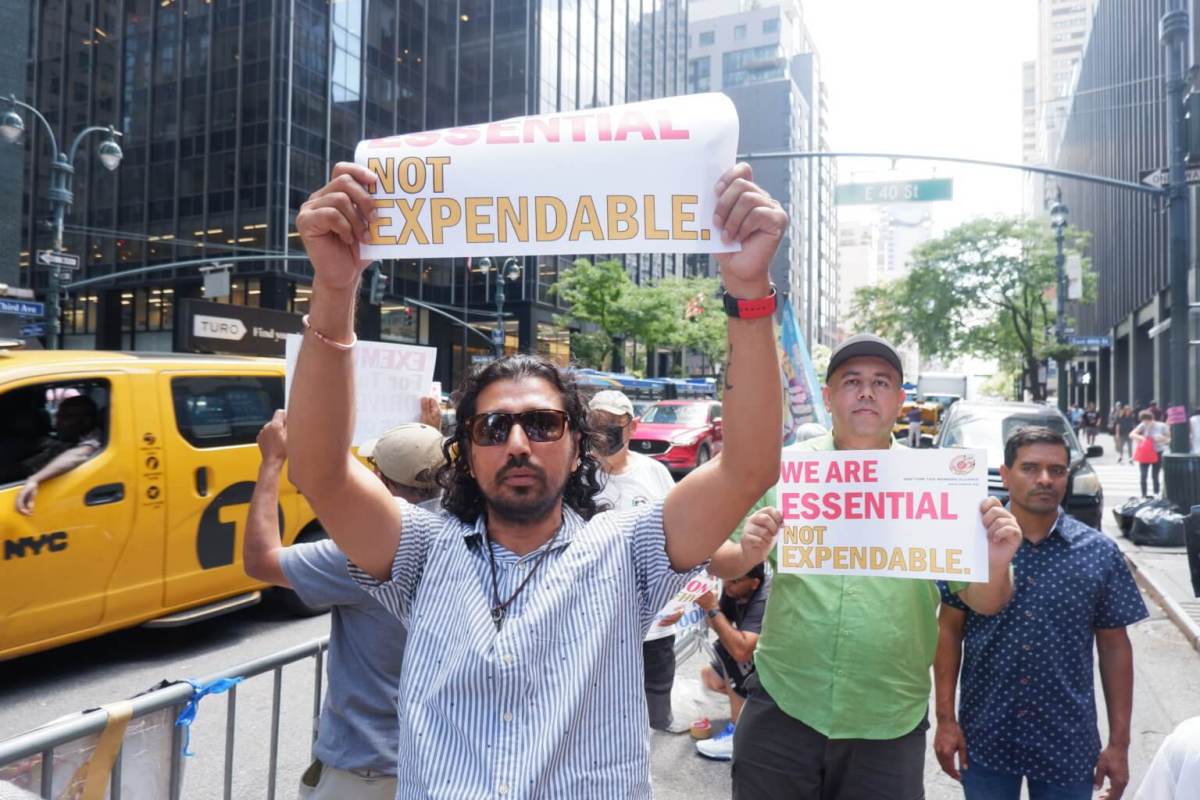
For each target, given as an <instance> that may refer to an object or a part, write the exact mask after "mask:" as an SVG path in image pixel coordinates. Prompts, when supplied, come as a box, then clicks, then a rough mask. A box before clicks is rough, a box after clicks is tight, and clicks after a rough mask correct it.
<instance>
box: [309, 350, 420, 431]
mask: <svg viewBox="0 0 1200 800" xmlns="http://www.w3.org/2000/svg"><path fill="white" fill-rule="evenodd" d="M303 340H304V337H303V336H301V335H300V334H298V333H294V334H290V335H289V336H288V337H287V351H286V355H287V390H288V394H289V395H290V394H291V389H292V375H294V374H295V372H296V357H297V356H298V355H299V354H300V343H301V342H302V341H303ZM351 355H352V356H353V358H354V439H353V441H352V442H351V443H352V444H353V445H355V446H358V445H361V444H362V443H363V442H366V441H368V440H370V439H374V438H375V437H377V436H379V434H381V433H383V432H384V431H386V430H387V429H389V428H394V427H396V426H397V425H402V424H404V423H405V422H419V421H420V420H421V398H422V397H423V396H425V395H426V394H427V393H428V392H429V387H430V385H431V384H432V382H433V368H434V365H435V364H436V362H437V350H436V349H435V348H432V347H418V346H417V345H411V344H391V343H388V342H364V341H360V342H358V344H356V345H355V346H354V349H353V350H352V351H351Z"/></svg>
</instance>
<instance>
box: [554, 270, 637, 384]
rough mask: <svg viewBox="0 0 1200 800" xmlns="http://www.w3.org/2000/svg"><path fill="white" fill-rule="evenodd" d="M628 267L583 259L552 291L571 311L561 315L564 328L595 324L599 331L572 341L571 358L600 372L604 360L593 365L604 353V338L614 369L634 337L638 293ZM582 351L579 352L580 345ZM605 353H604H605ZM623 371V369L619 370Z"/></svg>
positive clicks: (560, 322)
mask: <svg viewBox="0 0 1200 800" xmlns="http://www.w3.org/2000/svg"><path fill="white" fill-rule="evenodd" d="M635 288H636V287H635V286H634V285H633V281H631V280H629V275H628V273H626V272H625V266H624V265H623V264H622V263H621V262H619V261H612V260H609V261H597V262H596V263H594V264H593V263H592V262H591V261H589V260H588V259H586V258H580V259H577V260H576V261H575V263H574V264H572V265H571V268H570V269H569V270H567V271H566V272H564V273H562V274H561V275H559V277H558V283H556V284H555V285H554V287H553V288H552V289H551V291H553V292H556V293H557V294H558V296H559V297H561V298H562V299H563V300H564V301H566V302H567V304H568V305H569V306H570V311H568V312H567V313H566V314H562V315H559V317H558V318H557V319H556V322H558V324H560V325H563V326H564V327H567V326H572V325H580V324H581V323H591V324H592V325H594V326H595V327H596V328H597V329H598V331H597V332H592V333H589V332H584V333H582V334H579V333H576V334H574V335H572V337H571V354H572V357H574V358H576V359H577V360H579V361H582V362H583V363H589V362H591V365H594V366H595V367H596V368H597V369H602V368H603V366H604V365H603V358H602V357H601V358H600V359H598V361H592V359H595V358H596V356H597V355H598V353H597V351H598V350H600V347H599V344H600V336H598V335H597V334H600V335H602V336H603V337H605V339H606V340H607V342H608V352H609V353H610V354H611V355H612V360H613V365H614V367H617V365H618V364H619V363H620V361H621V348H622V346H623V345H622V342H623V340H624V338H625V337H626V336H629V335H631V334H632V333H633V329H634V326H635V310H634V308H633V305H632V296H633V292H634V289H635ZM577 342H578V344H579V345H580V347H581V349H580V350H579V351H576V349H575V347H576V343H577ZM601 352H603V351H601ZM617 368H619V367H617Z"/></svg>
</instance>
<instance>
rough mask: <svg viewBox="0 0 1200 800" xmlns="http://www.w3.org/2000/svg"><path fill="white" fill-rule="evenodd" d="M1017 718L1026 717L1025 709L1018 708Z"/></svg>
mask: <svg viewBox="0 0 1200 800" xmlns="http://www.w3.org/2000/svg"><path fill="white" fill-rule="evenodd" d="M1017 716H1018V717H1023V716H1025V709H1023V708H1018V709H1017Z"/></svg>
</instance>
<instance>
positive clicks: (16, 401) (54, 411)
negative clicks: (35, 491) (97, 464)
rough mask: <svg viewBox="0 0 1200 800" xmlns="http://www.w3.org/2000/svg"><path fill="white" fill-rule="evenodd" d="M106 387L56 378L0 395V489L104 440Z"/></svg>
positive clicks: (98, 381)
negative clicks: (72, 451)
mask: <svg viewBox="0 0 1200 800" xmlns="http://www.w3.org/2000/svg"><path fill="white" fill-rule="evenodd" d="M110 394H111V392H110V388H109V383H108V381H106V380H102V379H88V380H66V381H64V380H59V381H54V382H51V383H36V384H30V385H29V386H21V387H19V388H16V389H10V390H9V391H7V392H4V393H3V394H0V485H4V484H11V483H16V482H20V481H24V480H25V479H26V478H28V477H29V476H30V475H32V474H34V473H35V472H37V471H38V470H40V469H42V467H44V466H46V465H47V464H48V463H50V462H51V461H53V460H54V459H55V458H56V457H57V456H58V455H60V454H61V453H63V452H65V451H67V450H70V449H71V448H72V447H77V446H79V445H83V444H87V445H90V446H91V447H92V448H93V449H94V452H96V453H98V452H100V451H101V450H103V449H104V446H105V445H106V444H107V442H108V412H109V397H110Z"/></svg>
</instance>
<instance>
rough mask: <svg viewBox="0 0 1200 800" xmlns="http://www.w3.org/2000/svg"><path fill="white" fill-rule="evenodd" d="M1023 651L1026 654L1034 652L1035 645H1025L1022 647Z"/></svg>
mask: <svg viewBox="0 0 1200 800" xmlns="http://www.w3.org/2000/svg"><path fill="white" fill-rule="evenodd" d="M1021 649H1022V650H1024V651H1025V652H1026V653H1028V652H1029V651H1030V650H1032V649H1033V645H1031V644H1023V645H1021Z"/></svg>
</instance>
